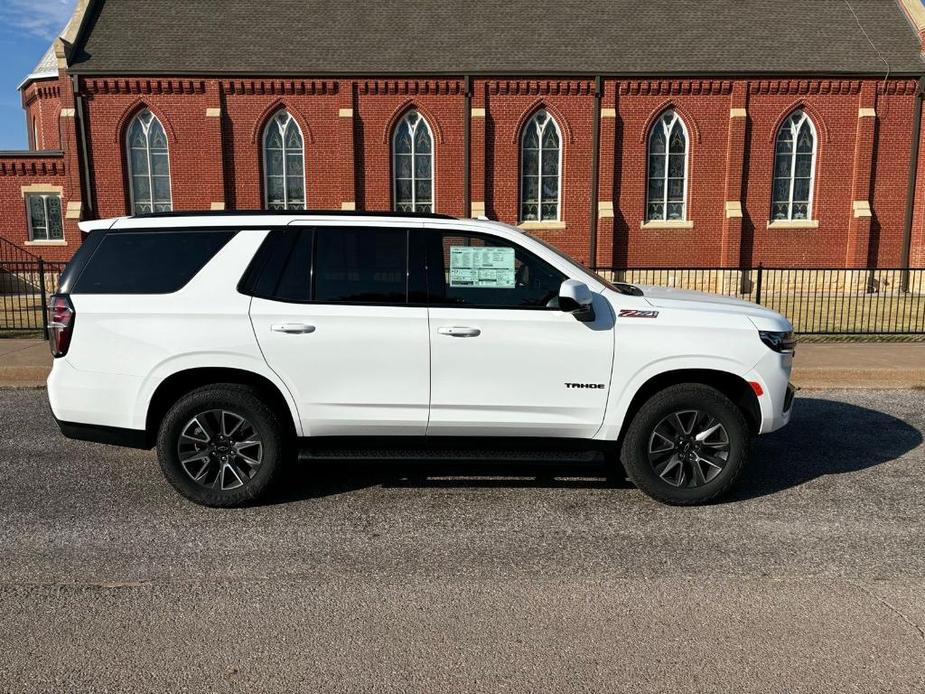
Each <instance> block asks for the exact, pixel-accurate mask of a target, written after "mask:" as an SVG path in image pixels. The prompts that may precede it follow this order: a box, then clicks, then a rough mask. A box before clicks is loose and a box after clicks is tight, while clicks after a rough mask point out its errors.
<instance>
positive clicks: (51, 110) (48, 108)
mask: <svg viewBox="0 0 925 694" xmlns="http://www.w3.org/2000/svg"><path fill="white" fill-rule="evenodd" d="M60 94H61V90H60V86H59V82H58V80H56V79H44V80H38V81H35V82H32V83H31V84H29V85H28V86H27V87H26V88H25V89H24V90H23V93H22V101H23V108H24V109H25V110H26V115H25V119H26V129H27V137H28V142H29V149H35V150H43V149H44V150H48V149H52V150H59V149H61V130H60V126H59V119H60V115H61V96H60ZM33 119H34V121H35V126H36V128H35V129H36V130H37V131H38V140H37V141H35V138H34V134H33Z"/></svg>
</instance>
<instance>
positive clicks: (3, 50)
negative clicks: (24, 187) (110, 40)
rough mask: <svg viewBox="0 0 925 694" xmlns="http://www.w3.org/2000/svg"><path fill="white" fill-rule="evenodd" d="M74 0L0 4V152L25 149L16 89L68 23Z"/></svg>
mask: <svg viewBox="0 0 925 694" xmlns="http://www.w3.org/2000/svg"><path fill="white" fill-rule="evenodd" d="M75 4H76V3H75V0H0V150H8V149H25V148H26V146H27V143H28V140H27V138H26V116H25V112H24V111H23V109H22V105H21V102H20V100H19V92H18V91H17V90H16V87H18V86H19V83H20V82H22V80H23V78H24V77H25V76H26V75H28V74H29V73H30V72H31V71H32V68H33V67H35V64H36V63H38V62H39V60H40V59H41V57H42V55H44V53H45V51H47V50H48V47H49V46H50V45H51V42H52V41H53V40H54V38H55V37H56V36H57V35H58V34H59V33H61V30H62V29H63V28H64V25H65V24H67V21H68V19H70V16H71V13H72V11H73V9H74V5H75Z"/></svg>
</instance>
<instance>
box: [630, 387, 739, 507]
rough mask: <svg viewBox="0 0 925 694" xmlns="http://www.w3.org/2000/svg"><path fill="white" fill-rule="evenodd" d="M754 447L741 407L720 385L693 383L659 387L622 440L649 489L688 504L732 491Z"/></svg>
mask: <svg viewBox="0 0 925 694" xmlns="http://www.w3.org/2000/svg"><path fill="white" fill-rule="evenodd" d="M750 447H751V432H750V430H749V427H748V423H747V422H746V420H745V416H744V415H743V414H742V411H741V410H740V409H739V408H738V407H737V406H736V405H735V404H733V403H732V401H731V400H729V398H727V397H726V396H725V395H723V394H722V393H721V392H719V391H718V390H716V389H715V388H711V387H710V386H706V385H701V384H694V383H688V384H679V385H675V386H670V387H668V388H666V389H665V390H662V391H660V392H658V393H656V394H655V395H653V396H652V397H651V398H650V399H649V400H647V401H646V403H645V404H644V405H643V406H642V407H641V408H640V409H639V411H638V412H637V413H636V416H635V417H634V418H633V421H632V422H631V423H630V425H629V428H628V429H627V432H626V437H625V438H624V440H623V449H622V460H623V464H624V466H625V467H626V473H627V476H628V477H629V478H630V480H631V481H632V482H633V483H634V484H635V485H636V486H637V487H639V488H640V489H641V490H642V491H644V492H645V493H646V494H648V495H649V496H651V497H652V498H654V499H656V500H658V501H661V502H663V503H666V504H672V505H679V506H689V505H693V504H703V503H707V502H709V501H713V500H714V499H716V498H718V497H719V496H721V495H723V494H725V493H726V492H727V491H729V489H730V488H731V487H732V486H733V484H735V482H736V480H737V479H738V477H739V474H740V473H741V472H742V468H743V467H744V466H745V463H746V462H747V460H748V454H749V449H750Z"/></svg>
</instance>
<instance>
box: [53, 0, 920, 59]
mask: <svg viewBox="0 0 925 694" xmlns="http://www.w3.org/2000/svg"><path fill="white" fill-rule="evenodd" d="M852 8H853V10H854V13H856V17H857V18H855V14H853V13H852ZM862 27H863V30H862ZM865 32H866V35H865ZM868 37H869V40H868ZM871 43H873V46H872V45H871ZM874 46H876V48H874ZM71 62H72V65H73V68H74V70H76V71H78V72H94V73H98V74H106V73H108V74H139V73H141V74H163V75H173V74H197V73H198V74H228V75H266V76H272V75H304V76H327V75H356V76H361V75H392V74H394V75H408V76H411V75H444V74H445V75H450V74H452V75H462V74H495V75H542V74H545V75H592V74H603V75H627V76H629V75H646V76H661V75H665V76H669V75H691V76H694V75H699V76H709V75H714V74H762V73H763V74H788V75H799V74H817V75H822V74H826V75H828V74H831V75H836V74H876V75H883V74H885V73H886V72H887V63H889V69H890V71H891V72H892V73H894V74H897V73H900V74H907V75H908V74H919V73H921V72H923V68H925V64H923V61H922V58H921V55H920V51H919V40H918V37H917V36H916V34H915V31H914V30H913V28H912V26H911V24H910V23H909V21H908V20H907V18H906V16H905V14H904V13H903V11H902V9H901V8H900V7H899V5H898V3H897V0H850V2H846V1H845V0H379V1H378V2H376V1H373V2H354V1H351V0H263V1H262V2H253V1H252V0H208V1H205V0H97V1H96V2H95V3H94V6H93V7H91V12H90V15H89V16H88V22H87V26H86V28H85V30H84V31H82V33H81V35H80V36H78V40H77V46H76V51H75V52H74V54H73V56H72V59H71Z"/></svg>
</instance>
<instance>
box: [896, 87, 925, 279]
mask: <svg viewBox="0 0 925 694" xmlns="http://www.w3.org/2000/svg"><path fill="white" fill-rule="evenodd" d="M923 99H925V77H920V78H919V83H918V86H917V87H916V90H915V110H914V111H913V114H912V151H911V154H910V156H909V181H908V184H907V186H906V216H905V219H904V220H903V245H902V252H901V254H900V258H899V265H900V267H901V268H902V291H903V292H908V291H909V258H910V257H911V255H912V217H913V212H914V210H915V188H916V178H917V176H918V168H919V140H921V139H922V100H923Z"/></svg>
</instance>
